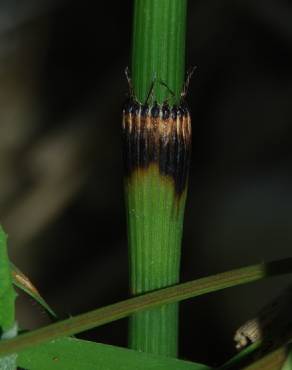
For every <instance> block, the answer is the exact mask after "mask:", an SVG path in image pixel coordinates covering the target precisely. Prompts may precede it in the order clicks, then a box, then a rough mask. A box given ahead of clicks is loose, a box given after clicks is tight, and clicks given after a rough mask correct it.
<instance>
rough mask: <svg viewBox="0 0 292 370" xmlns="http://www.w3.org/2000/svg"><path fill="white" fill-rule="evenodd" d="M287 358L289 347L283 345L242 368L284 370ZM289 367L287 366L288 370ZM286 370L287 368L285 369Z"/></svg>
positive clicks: (248, 369)
mask: <svg viewBox="0 0 292 370" xmlns="http://www.w3.org/2000/svg"><path fill="white" fill-rule="evenodd" d="M286 359H287V349H286V348H285V347H281V348H279V349H277V350H276V351H273V352H271V353H269V354H268V355H266V356H264V357H262V358H261V359H259V360H257V361H255V362H254V363H252V364H251V365H249V366H247V367H244V368H241V369H242V370H283V365H284V364H285V361H286ZM288 369H289V367H288V368H287V370H288ZM285 370H286V369H285Z"/></svg>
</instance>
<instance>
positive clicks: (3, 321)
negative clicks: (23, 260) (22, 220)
mask: <svg viewBox="0 0 292 370" xmlns="http://www.w3.org/2000/svg"><path fill="white" fill-rule="evenodd" d="M15 298H16V293H15V291H14V289H13V284H12V278H11V271H10V262H9V259H8V254H7V236H6V234H5V232H4V230H3V229H2V227H1V226H0V328H1V330H2V333H3V332H4V333H5V332H6V331H8V330H10V329H11V328H12V327H13V326H14V324H15Z"/></svg>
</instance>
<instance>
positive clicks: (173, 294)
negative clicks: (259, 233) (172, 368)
mask: <svg viewBox="0 0 292 370" xmlns="http://www.w3.org/2000/svg"><path fill="white" fill-rule="evenodd" d="M291 272H292V258H288V259H285V260H279V261H274V262H270V263H262V264H258V265H253V266H249V267H243V268H240V269H236V270H231V271H228V272H223V273H220V274H217V275H213V276H209V277H205V278H201V279H197V280H193V281H190V282H187V283H183V284H178V285H175V286H172V287H169V288H164V289H161V290H158V291H155V292H152V293H147V294H145V295H141V296H138V297H134V298H131V299H128V300H125V301H121V302H118V303H115V304H112V305H109V306H106V307H102V308H99V309H97V310H94V311H91V312H88V313H85V314H81V315H78V316H75V317H72V318H69V319H66V320H64V321H60V322H57V323H54V324H51V325H48V326H45V327H43V328H40V329H37V330H34V331H32V332H29V333H25V334H22V335H19V336H18V337H16V338H13V339H9V340H5V341H2V342H1V343H0V355H6V354H9V353H15V352H19V351H21V350H24V349H27V348H31V347H33V346H36V345H39V344H42V343H45V342H48V341H50V340H53V339H57V338H62V337H66V336H70V335H73V334H77V333H80V332H82V331H85V330H88V329H92V328H94V327H97V326H101V325H104V324H106V323H109V322H112V321H115V320H118V319H122V318H124V317H127V316H129V315H131V314H133V313H136V312H139V311H142V310H147V309H150V308H154V307H158V306H160V305H163V304H169V303H174V302H178V301H182V300H186V299H189V298H192V297H196V296H199V295H203V294H207V293H211V292H214V291H218V290H222V289H225V288H228V287H234V286H236V285H241V284H246V283H251V282H253V281H257V280H260V279H263V278H267V277H270V276H276V275H282V274H286V273H291Z"/></svg>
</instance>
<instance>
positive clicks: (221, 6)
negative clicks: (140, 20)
mask: <svg viewBox="0 0 292 370" xmlns="http://www.w3.org/2000/svg"><path fill="white" fill-rule="evenodd" d="M21 4H22V3H21ZM131 8H132V1H116V2H110V1H95V2H93V1H89V0H83V1H82V2H80V1H76V0H72V1H58V2H57V1H56V2H54V1H53V0H52V1H45V0H43V1H40V0H35V1H32V0H31V1H30V2H29V4H28V3H27V2H23V4H22V5H19V2H18V1H16V0H14V1H11V0H9V1H8V0H6V1H2V2H1V5H0V171H1V181H0V215H1V223H2V224H3V226H4V228H5V230H6V231H7V232H8V234H9V248H10V256H11V259H12V260H13V262H14V263H15V264H16V265H17V266H18V267H19V268H21V269H22V270H23V271H24V272H25V273H26V274H27V275H28V276H29V277H30V278H31V280H32V281H33V282H34V283H35V284H36V285H37V286H38V288H39V290H40V291H41V293H42V294H43V296H44V297H45V298H46V299H47V301H48V302H49V303H50V304H51V306H52V307H53V308H54V309H55V310H56V311H57V312H58V313H59V314H60V315H61V316H62V317H67V316H68V315H75V314H78V313H81V312H85V311H87V310H90V309H93V308H96V307H101V306H103V305H105V304H109V303H113V302H116V301H118V300H120V299H124V298H126V297H128V261H127V245H126V222H125V211H124V203H123V190H122V186H123V181H122V176H123V174H122V153H121V137H120V127H121V107H122V103H123V101H124V98H125V96H126V93H127V84H126V81H125V77H124V68H125V66H127V65H129V59H130V58H129V55H130V42H131V12H132V9H131ZM291 17H292V6H291V5H290V2H289V1H287V0H257V1H254V0H244V1H243V0H236V1H235V0H230V1H229V0H222V1H220V2H219V1H216V0H190V1H189V9H188V28H187V66H193V65H197V66H198V69H197V71H196V73H195V75H194V77H193V79H192V82H191V86H190V91H189V96H188V103H189V105H190V108H191V111H192V119H193V152H192V164H191V172H190V181H189V196H188V203H187V209H186V216H185V232H184V241H183V256H182V281H186V280H190V279H195V278H198V277H201V276H206V275H208V274H213V273H216V272H221V271H224V270H227V269H231V268H236V267H240V266H244V265H247V264H254V263H258V262H262V261H266V260H272V259H276V258H281V257H285V256H290V255H291V251H290V250H291V248H292V244H291V242H292V176H291V175H292V169H291V167H292V161H291V159H292V145H291V143H292V125H291V124H292V122H291V118H292V112H291V98H292V84H291V80H292V68H291V63H292V43H291V40H292V22H291V19H292V18H291ZM288 282H289V278H274V279H273V280H272V281H263V282H259V283H256V284H252V285H247V286H244V287H241V288H233V289H230V290H227V291H225V292H220V293H215V294H212V295H210V296H204V297H201V298H198V299H194V300H189V301H187V302H184V303H183V304H182V305H181V351H180V354H181V357H182V358H186V359H189V360H194V361H201V362H206V363H209V364H214V363H220V362H222V361H223V360H225V359H226V358H227V357H228V356H230V355H231V354H232V353H234V344H233V342H232V338H233V334H234V331H235V330H236V328H237V327H238V326H240V325H241V324H242V323H243V322H244V321H245V320H246V319H249V318H251V317H253V315H255V313H256V312H257V310H258V309H259V308H260V307H261V306H262V305H263V304H264V303H266V302H267V301H268V300H269V299H271V297H273V296H275V295H276V294H277V292H279V291H280V290H281V289H282V288H283V287H284V286H285V285H287V284H288ZM18 321H19V323H20V325H21V326H22V327H25V328H35V327H38V326H40V325H43V324H45V323H47V322H48V320H47V318H46V315H45V314H44V313H43V312H42V311H41V310H40V309H39V307H36V305H35V304H33V303H32V301H31V300H30V299H28V298H26V297H24V296H23V295H22V294H21V295H20V297H19V298H18ZM126 330H127V322H126V320H121V321H119V322H116V323H113V324H110V325H106V326H104V327H101V328H98V329H96V330H92V331H90V332H88V333H85V334H84V335H83V336H82V337H83V338H90V339H93V340H96V341H99V342H104V343H110V344H116V345H122V346H125V345H126Z"/></svg>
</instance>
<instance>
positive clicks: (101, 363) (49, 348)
mask: <svg viewBox="0 0 292 370" xmlns="http://www.w3.org/2000/svg"><path fill="white" fill-rule="evenodd" d="M17 362H18V366H21V367H23V368H25V369H29V370H40V369H41V370H52V369H54V370H68V369H74V370H95V369H98V370H117V369H119V370H145V369H155V370H208V369H210V368H209V367H207V366H205V365H201V364H197V363H192V362H187V361H182V360H177V359H172V358H168V357H162V356H158V355H152V354H147V353H144V352H137V351H133V350H129V349H125V348H120V347H114V346H109V345H105V344H100V343H94V342H88V341H84V340H78V339H73V338H62V339H58V340H56V341H53V342H49V343H46V344H42V345H40V346H37V347H35V348H33V349H28V350H25V351H23V352H20V353H19V355H18V361H17ZM210 370H211V369H210Z"/></svg>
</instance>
